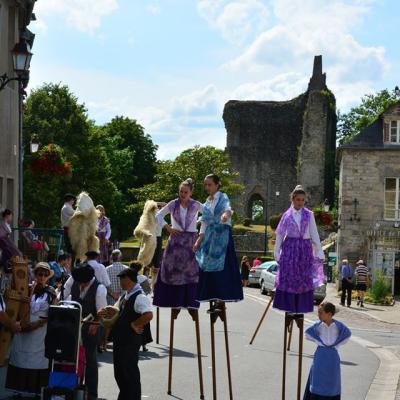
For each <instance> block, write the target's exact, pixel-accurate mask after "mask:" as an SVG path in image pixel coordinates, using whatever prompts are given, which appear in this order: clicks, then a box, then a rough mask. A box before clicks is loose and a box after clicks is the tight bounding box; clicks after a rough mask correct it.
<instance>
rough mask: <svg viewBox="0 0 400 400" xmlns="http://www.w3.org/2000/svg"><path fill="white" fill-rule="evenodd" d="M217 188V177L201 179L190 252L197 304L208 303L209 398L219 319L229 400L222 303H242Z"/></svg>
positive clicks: (226, 208)
mask: <svg viewBox="0 0 400 400" xmlns="http://www.w3.org/2000/svg"><path fill="white" fill-rule="evenodd" d="M220 186H221V181H220V178H219V177H218V176H217V175H214V174H210V175H207V176H206V177H205V179H204V188H205V190H206V192H207V193H208V195H209V196H208V198H207V200H206V202H205V203H204V208H203V214H202V217H201V229H200V235H199V238H198V240H197V241H196V243H195V246H194V249H195V251H196V258H197V261H198V262H199V265H200V279H199V287H198V296H197V299H198V300H199V301H200V302H210V309H209V310H208V312H209V313H210V320H211V347H212V367H213V371H212V372H213V398H214V399H216V375H215V374H216V368H215V341H214V324H215V322H216V320H217V319H218V317H220V318H221V320H222V321H223V323H224V331H225V345H226V355H227V364H228V380H229V395H230V399H232V398H233V394H232V382H231V374H230V358H229V345H228V329H227V319H226V306H225V302H236V301H240V300H243V288H242V281H241V276H240V270H239V266H238V261H237V258H236V252H235V247H234V244H233V238H232V228H231V225H232V222H231V216H232V209H231V206H230V202H229V198H228V196H227V195H226V194H225V193H223V192H220V190H219V189H220Z"/></svg>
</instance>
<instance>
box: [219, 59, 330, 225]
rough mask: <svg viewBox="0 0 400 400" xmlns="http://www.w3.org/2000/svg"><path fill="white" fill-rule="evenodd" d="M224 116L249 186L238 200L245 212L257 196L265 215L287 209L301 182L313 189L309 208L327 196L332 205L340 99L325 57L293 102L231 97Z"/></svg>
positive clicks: (232, 153) (230, 147)
mask: <svg viewBox="0 0 400 400" xmlns="http://www.w3.org/2000/svg"><path fill="white" fill-rule="evenodd" d="M223 119H224V122H225V127H226V130H227V147H226V151H227V154H228V156H229V158H230V161H231V163H232V167H233V168H234V169H235V170H236V171H238V172H239V177H238V182H239V183H241V184H243V185H244V187H245V193H244V195H243V196H241V197H240V198H239V199H236V204H235V207H236V209H237V210H238V212H239V213H240V214H242V215H244V216H246V217H247V218H251V213H252V205H253V203H254V201H256V200H258V201H259V202H260V201H262V202H263V205H264V218H265V216H266V215H268V216H271V215H272V214H276V213H279V212H282V211H283V210H284V209H286V208H287V207H288V205H289V194H290V192H291V190H292V189H293V188H294V187H295V185H296V184H302V185H303V186H304V188H305V189H306V191H307V192H308V199H307V201H308V203H307V205H308V206H309V207H312V206H315V205H319V204H321V203H323V202H324V200H325V199H328V200H329V202H330V204H332V202H333V198H334V176H335V149H336V100H335V96H334V95H333V93H332V92H331V91H330V90H329V89H328V87H327V86H326V74H324V73H322V56H316V57H315V58H314V68H313V74H312V76H311V79H310V82H309V84H308V89H307V91H306V92H305V93H303V94H301V95H299V96H298V97H296V98H294V99H292V100H288V101H237V100H231V101H229V102H228V103H226V104H225V108H224V113H223ZM278 193H279V194H278ZM265 205H266V210H265ZM265 211H267V214H265Z"/></svg>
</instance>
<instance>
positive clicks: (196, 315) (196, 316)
mask: <svg viewBox="0 0 400 400" xmlns="http://www.w3.org/2000/svg"><path fill="white" fill-rule="evenodd" d="M189 314H190V315H191V316H192V319H193V321H194V322H195V326H196V344H197V363H198V368H199V383H200V399H201V400H203V399H204V385H203V365H202V359H201V341H200V323H199V311H198V310H194V309H190V310H189Z"/></svg>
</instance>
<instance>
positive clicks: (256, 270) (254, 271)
mask: <svg viewBox="0 0 400 400" xmlns="http://www.w3.org/2000/svg"><path fill="white" fill-rule="evenodd" d="M269 263H270V262H264V263H262V264H260V265H257V267H252V268H251V269H250V272H249V285H257V286H258V285H259V284H260V276H261V272H262V271H264V270H265V268H267V267H268V265H269Z"/></svg>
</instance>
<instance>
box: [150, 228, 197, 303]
mask: <svg viewBox="0 0 400 400" xmlns="http://www.w3.org/2000/svg"><path fill="white" fill-rule="evenodd" d="M196 239H197V233H196V232H182V233H181V234H180V235H176V236H170V238H169V239H168V242H167V245H166V247H165V250H164V254H163V260H162V263H161V267H160V272H159V274H158V276H157V280H156V283H155V285H154V299H153V304H154V305H155V306H157V307H167V308H199V306H200V304H199V302H198V301H197V300H196V294H197V285H198V279H199V266H198V264H197V261H196V259H195V257H194V252H193V250H192V248H193V245H194V243H195V241H196Z"/></svg>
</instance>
